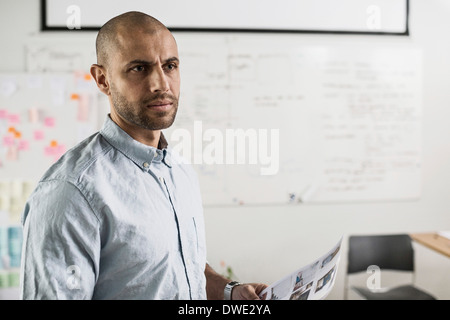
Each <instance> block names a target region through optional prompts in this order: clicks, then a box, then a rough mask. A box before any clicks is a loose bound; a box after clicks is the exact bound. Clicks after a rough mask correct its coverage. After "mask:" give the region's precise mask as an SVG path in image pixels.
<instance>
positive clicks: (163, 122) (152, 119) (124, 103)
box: [111, 88, 178, 130]
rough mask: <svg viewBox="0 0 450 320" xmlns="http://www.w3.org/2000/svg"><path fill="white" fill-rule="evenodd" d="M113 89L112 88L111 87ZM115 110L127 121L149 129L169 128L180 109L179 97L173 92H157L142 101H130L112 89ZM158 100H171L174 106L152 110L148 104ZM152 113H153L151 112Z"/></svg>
mask: <svg viewBox="0 0 450 320" xmlns="http://www.w3.org/2000/svg"><path fill="white" fill-rule="evenodd" d="M111 89H112V88H111ZM111 100H112V104H113V108H114V110H115V111H116V112H117V114H119V115H120V117H122V118H123V119H125V120H126V121H128V122H130V123H132V124H134V125H136V126H139V127H141V128H144V129H148V130H162V129H167V128H169V127H170V126H171V125H172V124H173V122H174V121H175V117H176V114H177V110H178V98H177V97H175V96H174V95H171V94H165V93H161V94H157V95H155V96H153V97H151V98H149V99H146V100H144V101H142V102H139V101H138V102H130V101H128V100H127V99H126V98H125V97H124V96H123V95H121V94H120V93H119V92H118V91H116V90H111ZM156 100H170V101H171V102H172V107H171V108H170V110H168V111H160V112H155V111H154V112H151V111H150V110H149V108H151V107H148V105H150V104H151V103H152V101H156ZM150 113H151V114H150Z"/></svg>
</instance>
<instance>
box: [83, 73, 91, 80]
mask: <svg viewBox="0 0 450 320" xmlns="http://www.w3.org/2000/svg"><path fill="white" fill-rule="evenodd" d="M84 80H85V81H90V80H92V76H91V75H90V74H89V73H85V74H84Z"/></svg>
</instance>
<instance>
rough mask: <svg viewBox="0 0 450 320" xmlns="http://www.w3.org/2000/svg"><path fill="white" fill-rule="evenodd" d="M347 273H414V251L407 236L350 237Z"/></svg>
mask: <svg viewBox="0 0 450 320" xmlns="http://www.w3.org/2000/svg"><path fill="white" fill-rule="evenodd" d="M347 263H348V264H347V273H348V274H351V273H357V272H362V271H367V268H368V267H369V266H370V265H376V266H378V267H379V268H380V269H382V270H383V269H384V270H399V271H411V272H413V271H414V250H413V247H412V243H411V238H410V237H409V235H407V234H395V235H367V236H366V235H365V236H362V235H360V236H350V237H349V247H348V261H347Z"/></svg>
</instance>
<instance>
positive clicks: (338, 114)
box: [0, 33, 422, 206]
mask: <svg viewBox="0 0 450 320" xmlns="http://www.w3.org/2000/svg"><path fill="white" fill-rule="evenodd" d="M175 37H176V39H177V43H178V47H179V53H180V60H181V64H180V68H181V69H180V70H181V77H182V81H181V96H180V107H179V111H178V114H177V118H176V120H175V123H174V125H173V126H172V127H171V128H169V129H166V130H165V131H164V133H165V135H166V137H167V139H168V140H169V145H170V146H171V147H172V148H174V149H175V151H176V152H179V153H180V155H181V156H183V157H184V158H185V159H186V160H187V161H188V162H190V163H191V164H192V165H193V167H194V169H195V170H196V171H197V173H198V177H199V181H200V185H201V190H202V196H203V201H204V204H205V205H206V206H217V205H252V204H256V205H260V204H299V203H334V202H360V201H386V200H410V199H417V198H419V197H420V195H421V161H422V145H421V142H422V105H421V103H422V52H421V50H420V49H417V48H414V47H411V45H410V44H409V43H402V44H400V43H399V44H397V45H394V44H393V43H389V45H387V44H383V43H380V42H376V41H374V42H368V43H367V44H366V45H361V44H357V43H352V42H348V43H345V44H344V43H342V44H336V43H335V42H334V43H333V44H329V45H324V44H320V45H319V44H317V45H314V44H312V43H308V42H299V41H293V38H292V37H291V36H286V37H275V36H273V37H268V36H266V35H265V36H261V37H250V36H235V35H222V36H212V35H211V36H196V35H193V34H191V35H189V34H186V33H181V34H180V33H179V34H175ZM66 41H67V42H70V41H69V40H66ZM58 43H59V44H56V45H55V44H54V43H53V44H45V43H44V42H41V43H40V44H39V45H38V44H36V45H33V46H32V47H30V48H29V50H27V53H28V56H27V61H29V67H30V68H31V70H33V71H34V74H42V75H46V74H48V72H45V70H52V72H50V73H49V74H50V75H49V77H51V74H53V73H54V72H56V71H57V70H55V69H54V68H57V67H59V68H61V69H62V70H66V69H67V68H68V67H70V66H81V65H83V64H86V62H85V61H89V60H93V59H95V58H94V57H93V53H94V54H95V48H94V46H93V45H92V43H86V44H85V45H84V46H82V45H78V48H79V50H80V51H79V52H77V51H76V49H74V48H72V47H70V50H74V51H71V52H69V51H68V50H69V49H68V48H69V47H67V48H66V46H65V45H63V44H64V43H65V42H64V41H61V42H58ZM33 61H34V62H36V65H33ZM49 67H51V68H53V69H51V68H50V69H49ZM86 69H87V68H86ZM65 74H67V77H68V78H67V79H72V78H73V77H74V75H73V72H71V73H67V72H66V73H65ZM24 77H25V78H24V79H25V80H21V81H25V82H23V83H24V84H22V85H21V86H22V87H26V86H27V81H28V80H26V79H27V77H26V76H25V75H24ZM2 79H5V78H2ZM6 83H8V82H6ZM71 83H73V82H71ZM0 84H1V82H0ZM6 87H7V86H6ZM72 88H73V87H72ZM94 91H98V90H97V89H96V88H95V89H94ZM18 93H19V92H16V94H17V96H19V94H18ZM47 94H48V95H50V96H49V98H47V99H50V100H48V101H50V102H47V104H50V105H51V97H52V95H53V93H52V91H47ZM21 96H22V98H21V99H22V101H20V103H18V106H19V107H25V108H26V107H29V106H30V105H32V104H33V100H32V98H31V97H33V95H30V94H28V93H27V94H25V95H21ZM0 97H1V93H0ZM101 97H103V95H102V96H101ZM66 98H67V99H69V98H68V97H66ZM10 99H11V98H7V97H3V100H0V102H1V107H0V110H1V109H2V108H3V109H4V108H7V107H8V106H12V105H11V104H10V103H9V102H8V101H10ZM99 99H100V98H99ZM67 103H68V104H69V106H71V107H69V109H67V110H72V111H71V112H75V111H76V110H77V108H78V101H71V100H70V99H69V100H68V101H67ZM98 105H99V109H98V110H97V109H96V108H94V109H92V110H97V114H99V116H97V118H98V121H97V122H99V123H100V122H102V121H103V119H104V115H105V114H106V113H107V111H102V110H101V108H100V106H104V105H107V104H106V103H105V104H104V103H101V101H99V102H98ZM106 108H109V107H108V106H106ZM67 110H66V111H67ZM103 110H105V108H103ZM56 111H58V112H61V109H58V108H56V109H55V111H54V112H56ZM60 116H62V114H61V115H60ZM74 117H76V115H75V114H73V116H72V119H73V118H74ZM61 121H63V120H61ZM92 121H93V123H95V122H96V121H94V120H92ZM0 123H1V121H0ZM66 125H67V129H65V131H64V132H63V133H62V135H64V136H65V139H71V140H70V141H72V142H73V143H75V142H76V140H77V139H75V138H76V134H74V132H76V130H77V129H76V127H77V126H78V125H79V123H78V122H77V121H71V122H70V123H67V124H66ZM98 127H99V125H97V128H98ZM4 128H5V129H6V126H4ZM69 128H73V129H69ZM228 132H231V135H227V133H228ZM242 136H244V138H245V139H244V140H239V141H241V142H242V141H244V143H243V146H244V149H240V150H241V151H239V152H238V151H237V150H238V149H239V148H240V147H239V142H238V139H239V137H242ZM74 137H75V138H74ZM230 137H231V138H230ZM231 140H233V144H231V143H229V144H228V145H227V142H230V141H231ZM67 141H69V140H67ZM272 141H273V143H272ZM221 143H222V144H221ZM66 144H67V146H68V145H69V142H66ZM42 147H43V146H41V148H42ZM212 147H213V148H212ZM41 150H42V149H41ZM242 150H243V151H242ZM3 152H4V153H5V149H3ZM26 154H27V153H26V152H24V153H23V154H22V157H21V161H22V160H23V162H20V163H15V164H14V165H15V167H14V168H13V170H12V171H9V170H10V169H11V166H7V165H5V162H4V166H3V171H2V168H0V175H2V174H5V172H6V173H7V174H11V175H13V176H14V175H17V174H22V172H23V171H21V170H22V168H27V169H26V170H30V172H31V173H30V174H34V173H35V171H33V170H31V169H29V168H28V167H27V163H28V159H27V158H26V157H25V156H26ZM29 155H30V156H32V158H34V159H38V155H37V154H34V153H29ZM40 157H41V158H43V159H46V161H47V163H48V161H50V159H47V158H45V156H44V155H43V154H41V155H40ZM252 157H253V158H252Z"/></svg>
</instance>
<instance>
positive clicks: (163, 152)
mask: <svg viewBox="0 0 450 320" xmlns="http://www.w3.org/2000/svg"><path fill="white" fill-rule="evenodd" d="M100 134H101V135H102V136H103V137H104V138H105V139H106V140H107V141H108V142H109V143H110V144H111V145H112V146H113V147H115V148H116V149H117V150H119V151H120V152H121V153H123V154H124V155H125V156H126V157H127V158H129V159H130V160H132V161H133V162H134V163H135V164H136V165H137V166H139V167H140V168H141V169H142V170H144V171H148V170H149V169H150V166H151V164H152V163H159V162H163V163H164V164H165V165H166V166H168V167H169V168H171V167H172V165H171V161H170V153H169V152H168V149H167V146H168V143H167V140H166V138H165V137H164V135H163V133H162V132H161V137H160V138H159V142H158V148H155V147H151V146H148V145H145V144H143V143H141V142H139V141H137V140H134V139H133V138H132V137H131V136H130V135H128V133H126V132H125V131H124V130H123V129H122V128H120V127H119V126H118V125H117V124H116V123H115V122H114V121H112V120H111V118H110V116H109V115H108V116H107V117H106V120H105V122H104V124H103V127H102V129H101V130H100Z"/></svg>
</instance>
